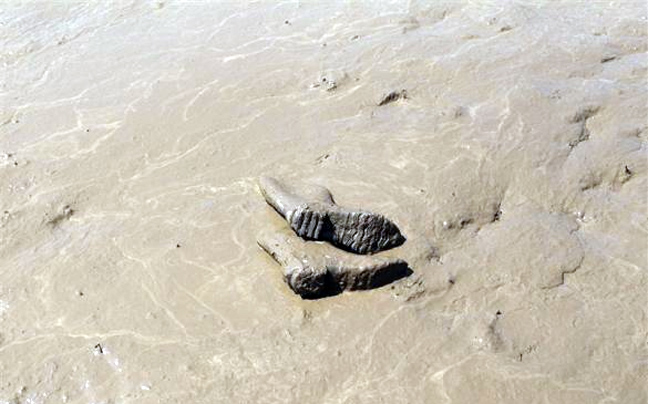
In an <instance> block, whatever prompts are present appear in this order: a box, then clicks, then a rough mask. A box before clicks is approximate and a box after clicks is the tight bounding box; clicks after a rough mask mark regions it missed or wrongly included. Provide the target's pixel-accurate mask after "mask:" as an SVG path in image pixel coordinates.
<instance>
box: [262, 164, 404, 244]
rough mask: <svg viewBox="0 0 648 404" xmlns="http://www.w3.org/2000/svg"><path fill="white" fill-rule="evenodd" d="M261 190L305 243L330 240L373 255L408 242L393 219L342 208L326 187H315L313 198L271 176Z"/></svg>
mask: <svg viewBox="0 0 648 404" xmlns="http://www.w3.org/2000/svg"><path fill="white" fill-rule="evenodd" d="M259 187H260V190H261V193H262V194H263V196H264V198H265V199H266V202H268V204H269V205H270V206H272V207H273V208H275V210H276V211H277V212H278V213H279V214H280V215H282V216H283V217H284V218H285V219H286V221H287V222H288V224H289V225H290V228H291V229H293V230H294V232H295V233H296V234H297V235H298V236H299V237H302V238H303V239H305V240H317V241H329V242H331V243H332V244H333V245H335V246H336V247H339V248H342V249H344V250H348V251H351V252H354V253H357V254H373V253H376V252H379V251H383V250H388V249H390V248H394V247H398V246H399V245H401V244H403V243H404V242H405V237H403V235H402V234H401V233H400V230H399V229H398V227H397V226H396V225H395V224H394V223H393V222H392V221H391V220H389V219H387V218H386V217H384V216H383V215H380V214H377V213H372V212H367V211H362V210H357V209H348V208H343V207H340V206H338V205H336V204H335V202H334V200H333V196H332V195H331V193H330V191H329V190H328V189H327V188H325V187H321V186H320V187H315V188H312V186H311V188H312V189H313V190H312V191H311V192H313V195H312V196H310V197H306V196H304V194H303V191H302V192H300V191H299V190H295V189H289V188H288V187H286V185H285V184H282V183H280V182H279V181H277V180H276V179H274V178H271V177H267V176H263V177H261V178H260V179H259ZM300 194H301V195H300Z"/></svg>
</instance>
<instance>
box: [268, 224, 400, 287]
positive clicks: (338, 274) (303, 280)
mask: <svg viewBox="0 0 648 404" xmlns="http://www.w3.org/2000/svg"><path fill="white" fill-rule="evenodd" d="M257 243H258V244H259V246H260V247H261V248H263V250H265V251H266V252H267V253H268V254H269V255H270V256H272V258H274V260H275V261H277V263H279V264H280V265H281V267H282V268H283V272H284V279H285V280H286V283H287V284H288V285H289V286H290V288H291V289H292V290H293V291H294V292H295V293H297V294H298V295H300V296H301V297H303V298H305V299H317V298H322V297H328V296H333V295H337V294H339V293H341V292H342V291H344V290H363V289H374V288H378V287H381V286H384V285H386V284H388V283H391V282H394V281H396V280H398V279H400V278H403V277H405V276H407V275H409V274H410V273H411V270H410V269H409V268H408V267H407V263H406V262H405V261H403V260H401V259H398V258H384V257H380V256H375V255H374V256H358V255H355V254H351V253H349V252H345V251H342V250H339V249H336V248H335V247H332V246H331V245H329V244H324V243H314V242H306V241H304V240H302V239H301V238H299V237H298V236H297V235H295V234H293V233H290V232H288V231H281V230H278V231H274V232H266V233H264V234H261V235H260V236H259V238H258V239H257Z"/></svg>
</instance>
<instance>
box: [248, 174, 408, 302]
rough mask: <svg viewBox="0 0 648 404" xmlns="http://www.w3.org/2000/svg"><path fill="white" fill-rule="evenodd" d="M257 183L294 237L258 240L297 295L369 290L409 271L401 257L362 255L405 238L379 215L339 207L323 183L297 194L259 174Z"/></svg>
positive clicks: (265, 236) (283, 234) (282, 233)
mask: <svg viewBox="0 0 648 404" xmlns="http://www.w3.org/2000/svg"><path fill="white" fill-rule="evenodd" d="M259 187H260V189H261V193H262V194H263V196H264V197H265V200H266V202H268V204H270V205H271V206H272V207H273V208H274V209H275V210H276V211H277V212H278V213H279V214H280V215H281V216H283V217H284V218H285V219H286V221H287V222H288V224H289V225H290V228H291V229H292V230H293V232H294V233H296V234H297V236H299V237H297V236H295V234H294V233H293V232H289V231H277V232H271V233H264V234H261V235H260V236H259V238H258V244H259V246H260V247H261V248H262V249H263V250H265V251H266V252H267V253H268V254H270V256H272V257H273V258H274V259H275V261H277V262H278V263H279V264H280V265H281V266H282V267H283V269H284V277H285V280H286V282H287V283H288V285H289V286H290V288H291V289H292V290H293V291H294V292H295V293H297V294H299V295H300V296H301V297H302V298H305V299H316V298H320V297H325V296H331V295H335V294H338V293H340V292H342V291H343V290H357V289H371V288H375V287H379V286H382V285H385V284H387V283H390V282H392V281H394V280H396V279H399V278H402V277H403V276H406V275H408V273H409V272H410V270H409V268H408V266H407V263H406V262H405V261H403V260H401V259H394V258H385V257H379V256H373V255H365V254H373V253H376V252H379V251H383V250H387V249H390V248H393V247H396V246H399V245H401V244H403V243H404V242H405V237H403V235H402V234H401V233H400V230H399V229H398V227H397V226H396V225H395V224H394V223H393V222H391V221H390V220H389V219H387V218H385V217H384V216H382V215H379V214H376V213H371V212H366V211H358V210H350V209H345V208H343V207H340V206H338V205H337V204H335V201H334V200H333V196H332V195H331V193H330V191H329V190H328V189H326V188H323V187H311V188H305V189H302V195H298V194H297V193H296V192H295V191H294V190H292V189H290V188H288V187H287V186H285V185H284V184H281V183H280V182H279V181H277V180H275V179H274V178H270V177H261V179H260V180H259ZM308 241H326V242H328V243H312V242H308ZM333 246H335V247H337V248H335V247H333Z"/></svg>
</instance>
